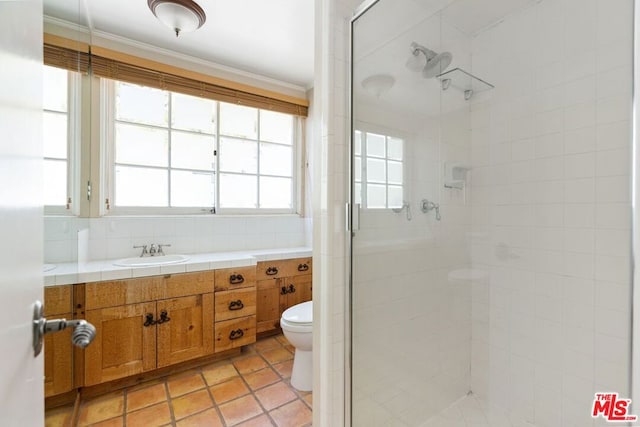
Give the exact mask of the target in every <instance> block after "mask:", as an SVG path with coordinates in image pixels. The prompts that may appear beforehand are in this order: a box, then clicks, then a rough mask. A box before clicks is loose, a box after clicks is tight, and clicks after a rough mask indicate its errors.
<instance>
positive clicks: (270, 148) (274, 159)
mask: <svg viewBox="0 0 640 427" xmlns="http://www.w3.org/2000/svg"><path fill="white" fill-rule="evenodd" d="M292 162H293V155H292V148H291V147H290V146H286V145H276V144H265V143H262V144H260V174H262V175H277V176H292V175H293V164H292Z"/></svg>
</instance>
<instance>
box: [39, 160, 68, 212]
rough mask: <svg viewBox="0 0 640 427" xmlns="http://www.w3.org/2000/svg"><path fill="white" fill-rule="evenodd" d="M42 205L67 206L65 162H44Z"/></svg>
mask: <svg viewBox="0 0 640 427" xmlns="http://www.w3.org/2000/svg"><path fill="white" fill-rule="evenodd" d="M44 204H45V205H49V206H63V205H66V204H67V162H66V161H64V160H45V161H44Z"/></svg>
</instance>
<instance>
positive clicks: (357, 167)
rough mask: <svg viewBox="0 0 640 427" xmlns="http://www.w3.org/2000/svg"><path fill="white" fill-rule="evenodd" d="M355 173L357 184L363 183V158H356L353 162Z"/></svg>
mask: <svg viewBox="0 0 640 427" xmlns="http://www.w3.org/2000/svg"><path fill="white" fill-rule="evenodd" d="M353 173H354V175H355V178H356V182H360V181H362V157H355V158H354V162H353Z"/></svg>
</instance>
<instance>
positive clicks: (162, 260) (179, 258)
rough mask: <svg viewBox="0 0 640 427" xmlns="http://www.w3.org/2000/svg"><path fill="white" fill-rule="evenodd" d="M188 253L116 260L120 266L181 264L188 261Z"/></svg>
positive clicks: (115, 262) (116, 263)
mask: <svg viewBox="0 0 640 427" xmlns="http://www.w3.org/2000/svg"><path fill="white" fill-rule="evenodd" d="M188 260H189V257H188V256H186V255H161V256H150V257H135V258H123V259H119V260H117V261H114V263H113V265H117V266H118V267H153V266H156V265H167V264H179V263H181V262H185V261H188Z"/></svg>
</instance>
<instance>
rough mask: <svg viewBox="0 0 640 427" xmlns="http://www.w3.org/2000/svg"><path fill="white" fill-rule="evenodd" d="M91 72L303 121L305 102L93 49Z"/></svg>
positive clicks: (306, 108) (132, 57) (112, 52)
mask: <svg viewBox="0 0 640 427" xmlns="http://www.w3.org/2000/svg"><path fill="white" fill-rule="evenodd" d="M91 71H92V73H93V74H94V75H96V76H98V77H104V78H108V79H113V80H119V81H124V82H128V83H134V84H139V85H144V86H149V87H154V88H157V89H162V90H168V91H172V92H179V93H183V94H186V95H193V96H198V97H201V98H208V99H213V100H216V101H222V102H228V103H232V104H239V105H245V106H248V107H255V108H260V109H263V110H271V111H277V112H280V113H287V114H292V115H297V116H303V117H306V116H307V114H308V102H307V100H306V99H299V98H295V97H291V96H288V95H284V94H280V93H277V92H272V91H268V90H264V89H260V88H256V87H252V86H248V85H244V84H241V83H237V82H232V81H228V80H224V79H220V78H217V77H213V76H208V75H205V74H201V73H197V72H194V71H190V70H185V69H182V68H178V67H174V66H171V65H167V64H162V63H158V62H155V61H151V60H147V59H144V58H139V57H135V56H132V55H128V54H124V53H121V52H116V51H112V50H109V49H105V48H100V47H96V46H92V48H91Z"/></svg>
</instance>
